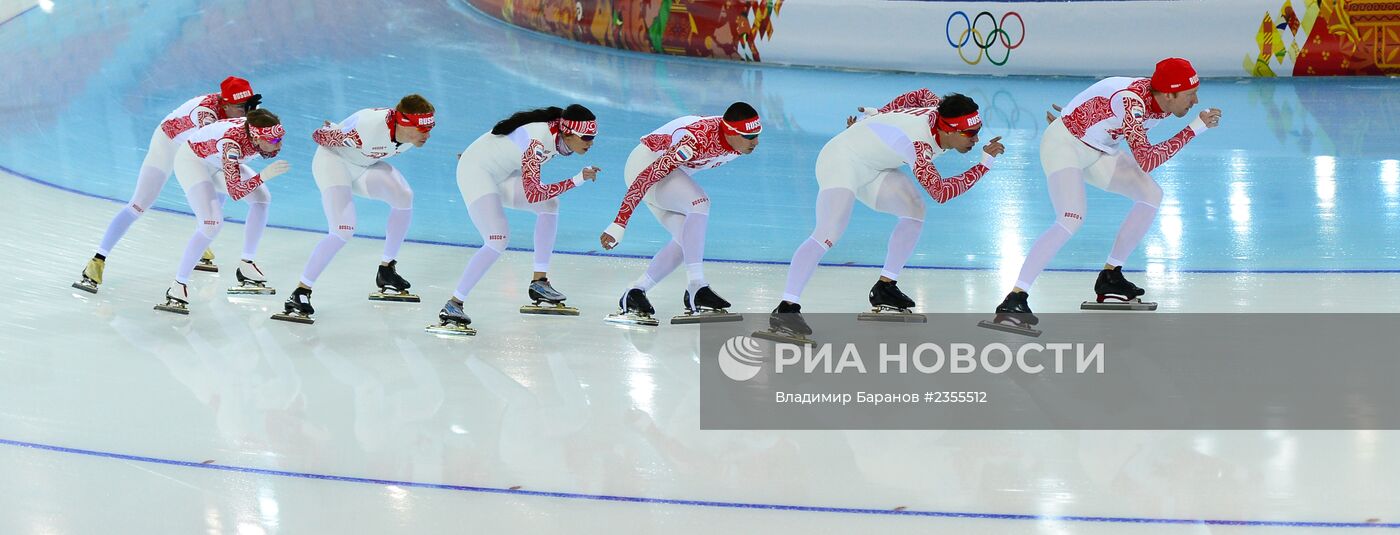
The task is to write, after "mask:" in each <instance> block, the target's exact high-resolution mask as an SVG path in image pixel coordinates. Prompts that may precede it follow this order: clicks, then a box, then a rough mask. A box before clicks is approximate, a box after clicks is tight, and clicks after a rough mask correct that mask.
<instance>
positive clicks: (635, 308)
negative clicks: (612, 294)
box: [607, 288, 660, 325]
mask: <svg viewBox="0 0 1400 535" xmlns="http://www.w3.org/2000/svg"><path fill="white" fill-rule="evenodd" d="M617 308H618V311H617V313H614V314H609V315H608V317H607V321H610V322H612V323H623V324H630V325H658V324H660V322H658V321H656V318H653V317H652V314H655V313H656V309H655V308H652V306H651V301H649V300H647V293H646V292H644V291H642V289H641V288H632V289H629V290H627V293H625V294H623V295H622V298H621V299H618V300H617Z"/></svg>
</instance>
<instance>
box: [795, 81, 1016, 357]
mask: <svg viewBox="0 0 1400 535" xmlns="http://www.w3.org/2000/svg"><path fill="white" fill-rule="evenodd" d="M862 111H866V113H867V116H866V117H865V118H864V119H861V120H860V121H859V122H856V121H854V118H852V119H851V120H848V123H847V124H849V125H850V127H849V128H847V129H846V130H845V131H843V132H841V133H840V134H837V135H836V137H834V138H832V139H831V141H829V142H827V144H826V146H825V147H822V151H821V153H820V154H819V155H818V156H817V167H816V174H817V184H818V185H819V186H820V190H819V191H818V193H817V224H816V228H815V229H813V231H812V234H811V236H809V237H808V238H807V240H806V241H804V242H803V243H802V245H801V246H799V247H798V248H797V251H796V252H795V253H793V255H792V263H791V265H790V266H789V268H788V277H787V286H786V288H785V289H784V291H783V301H782V302H781V303H779V304H778V307H777V309H775V310H774V316H773V317H774V318H779V317H780V315H781V317H783V318H790V319H794V320H796V319H797V318H800V316H798V314H799V313H800V311H801V306H800V305H799V304H798V303H799V299H800V298H801V295H802V290H803V288H804V287H805V286H806V285H807V281H808V280H810V279H811V277H812V273H813V272H815V271H816V268H817V263H818V262H819V261H821V258H822V256H823V255H825V254H826V252H827V250H829V249H831V247H832V246H834V245H835V244H836V242H837V241H838V240H840V239H841V236H842V234H844V233H845V230H846V226H847V224H849V223H850V220H851V208H852V207H853V206H854V205H855V201H857V200H859V201H860V202H861V203H862V204H864V205H866V206H868V207H870V208H872V209H874V210H876V211H879V212H884V213H887V214H890V215H893V216H895V217H897V218H899V219H898V221H897V222H896V223H895V227H894V230H893V231H892V232H891V233H890V238H889V246H888V248H887V249H886V253H885V263H884V267H883V269H881V271H880V278H879V280H878V281H876V283H875V286H874V288H872V289H871V291H870V299H871V303H872V304H874V305H877V306H878V305H887V306H891V307H894V308H900V309H909V308H912V307H913V306H914V302H913V300H911V299H909V297H908V296H906V295H904V294H903V292H900V291H899V289H898V288H897V287H896V286H895V284H896V281H897V280H898V279H899V273H900V271H901V270H902V269H903V268H904V264H905V262H907V261H908V260H909V256H910V255H911V254H913V252H914V245H915V244H916V243H917V242H918V240H919V235H920V234H921V233H922V232H923V227H924V199H923V198H924V194H927V195H928V196H929V197H932V198H933V200H934V201H936V202H938V203H939V204H942V203H945V202H948V201H949V200H952V199H953V198H954V197H957V196H959V195H962V194H963V193H966V192H967V191H968V190H969V189H971V188H972V186H973V185H974V184H976V183H977V181H978V180H981V179H982V177H983V175H985V174H986V173H987V171H988V170H989V169H991V167H992V165H993V162H995V161H996V157H997V156H998V155H1000V154H1001V153H1002V152H1003V151H1005V148H1004V147H1003V146H1002V144H1001V142H1000V139H1001V138H1000V137H996V138H993V139H991V140H990V141H989V142H988V143H987V144H986V146H985V147H984V148H983V154H982V160H981V162H980V163H977V164H975V165H973V166H972V168H970V169H968V170H967V171H965V172H963V173H962V174H960V175H956V176H950V177H944V176H942V174H941V173H939V171H938V169H937V168H936V167H934V165H933V160H934V158H937V157H938V156H939V155H941V154H943V153H945V152H947V151H950V150H955V151H958V152H961V153H966V152H969V151H971V150H972V148H973V147H974V146H975V145H976V144H977V141H978V135H979V134H980V132H981V130H982V119H981V116H980V115H979V114H978V113H977V103H976V102H973V101H972V99H970V98H968V97H966V96H963V95H959V94H957V93H953V94H949V95H947V96H945V97H942V98H939V97H938V96H937V95H935V94H934V93H933V92H932V91H929V90H928V89H919V90H917V91H912V92H909V93H906V94H904V95H900V96H899V97H897V98H895V99H894V100H893V101H891V102H890V103H889V104H886V105H885V106H884V107H881V108H880V109H879V110H877V111H875V112H874V113H870V112H869V111H868V110H866V109H864V108H862ZM906 165H907V166H909V167H910V168H911V169H912V170H913V171H914V173H913V175H914V176H913V179H914V180H913V181H911V180H910V176H909V174H908V173H905V172H903V171H900V170H899V169H900V168H901V167H904V166H906ZM916 183H917V184H918V186H919V187H916V186H915V184H916ZM920 187H922V190H923V191H922V192H921V191H920ZM793 327H796V328H794V329H792V330H793V331H795V332H797V333H798V334H808V333H809V332H810V331H807V332H803V331H804V330H806V326H805V323H803V324H802V325H796V326H793Z"/></svg>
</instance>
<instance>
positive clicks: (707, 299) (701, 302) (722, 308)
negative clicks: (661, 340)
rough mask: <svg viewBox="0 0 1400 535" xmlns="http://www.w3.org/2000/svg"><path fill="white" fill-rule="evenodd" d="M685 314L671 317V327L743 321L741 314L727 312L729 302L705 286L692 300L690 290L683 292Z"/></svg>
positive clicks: (696, 292) (697, 291)
mask: <svg viewBox="0 0 1400 535" xmlns="http://www.w3.org/2000/svg"><path fill="white" fill-rule="evenodd" d="M684 299H685V301H684V306H685V314H684V315H681V316H673V317H672V318H671V325H682V324H688V323H722V322H727V321H743V319H744V316H743V314H734V313H731V312H729V311H728V310H726V309H728V308H729V301H725V300H724V298H723V297H720V296H719V294H716V293H715V291H714V290H711V289H710V286H709V285H708V284H707V285H705V286H701V287H700V289H699V290H696V291H695V296H694V297H693V298H692V297H691V295H690V290H686V291H685V298H684Z"/></svg>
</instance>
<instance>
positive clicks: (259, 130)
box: [248, 124, 287, 143]
mask: <svg viewBox="0 0 1400 535" xmlns="http://www.w3.org/2000/svg"><path fill="white" fill-rule="evenodd" d="M248 131H249V132H251V133H252V134H253V137H255V138H258V139H261V140H263V141H266V142H268V143H281V142H282V136H285V135H287V131H286V130H285V129H283V128H282V125H281V124H274V125H272V126H261V127H260V126H253V125H251V124H250V125H248Z"/></svg>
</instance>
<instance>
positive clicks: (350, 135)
mask: <svg viewBox="0 0 1400 535" xmlns="http://www.w3.org/2000/svg"><path fill="white" fill-rule="evenodd" d="M356 117H357V116H356V115H351V116H350V117H348V118H346V119H345V120H344V121H341V122H340V124H330V125H327V126H322V127H320V128H317V129H316V131H315V132H312V133H311V140H312V141H315V142H316V144H317V145H320V146H322V147H326V148H330V149H335V148H340V147H350V148H352V149H356V150H358V149H360V148H361V147H363V146H364V142H362V141H360V134H359V132H356V131H355V125H356V123H357V121H356V120H355V119H356Z"/></svg>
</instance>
